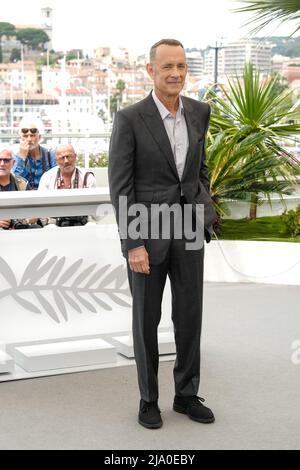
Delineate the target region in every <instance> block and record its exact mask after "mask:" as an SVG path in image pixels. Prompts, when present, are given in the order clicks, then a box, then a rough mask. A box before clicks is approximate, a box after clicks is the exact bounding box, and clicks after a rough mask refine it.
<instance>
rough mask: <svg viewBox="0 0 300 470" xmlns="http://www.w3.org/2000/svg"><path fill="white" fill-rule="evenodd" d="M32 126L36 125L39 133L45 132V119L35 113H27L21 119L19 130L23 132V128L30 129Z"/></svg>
mask: <svg viewBox="0 0 300 470" xmlns="http://www.w3.org/2000/svg"><path fill="white" fill-rule="evenodd" d="M32 127H35V128H36V129H37V130H38V131H39V134H43V133H44V125H43V121H42V120H41V119H40V118H39V117H38V116H36V115H35V114H30V113H28V114H25V115H24V116H23V118H22V119H21V121H20V124H19V131H20V132H21V129H25V128H26V129H28V128H32Z"/></svg>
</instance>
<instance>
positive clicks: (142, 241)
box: [109, 39, 216, 429]
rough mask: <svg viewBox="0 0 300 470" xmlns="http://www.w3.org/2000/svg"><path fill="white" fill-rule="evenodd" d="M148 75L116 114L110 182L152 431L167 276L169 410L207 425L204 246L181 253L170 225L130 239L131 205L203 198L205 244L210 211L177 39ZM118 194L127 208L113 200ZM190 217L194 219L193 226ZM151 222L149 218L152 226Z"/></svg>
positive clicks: (201, 112)
mask: <svg viewBox="0 0 300 470" xmlns="http://www.w3.org/2000/svg"><path fill="white" fill-rule="evenodd" d="M147 71H148V74H149V75H150V77H151V78H152V80H153V82H154V89H153V90H152V92H151V93H150V95H149V96H148V97H147V98H146V99H144V100H142V101H140V102H138V103H136V104H134V105H133V106H130V107H128V108H125V109H123V110H121V111H119V112H118V113H117V115H116V117H115V121H114V127H113V131H112V136H111V142H110V152H109V185H110V193H111V200H112V204H113V206H114V208H115V210H116V217H117V222H118V225H119V232H120V236H121V245H122V252H123V254H124V256H125V257H126V258H127V267H128V279H129V285H130V289H131V293H132V298H133V341H134V352H135V360H136V364H137V372H138V383H139V389H140V395H141V400H140V409H139V415H138V421H139V423H140V424H141V425H142V426H144V427H146V428H152V429H153V428H159V427H161V426H162V419H161V414H160V409H159V407H158V380H157V374H158V363H159V356H158V341H157V328H158V325H159V322H160V318H161V301H162V296H163V291H164V286H165V282H166V277H167V276H169V279H170V283H171V290H172V320H173V324H174V332H175V343H176V353H177V355H176V362H175V366H174V382H175V398H174V403H173V409H174V411H177V412H179V413H185V414H187V415H188V417H189V418H191V419H193V420H195V421H198V422H201V423H211V422H213V421H214V415H213V413H212V411H211V410H210V409H209V408H207V407H205V406H204V405H203V404H202V402H203V401H204V400H203V399H202V398H200V397H198V396H197V392H198V387H199V382H200V334H201V323H202V292H203V255H204V249H203V244H202V246H201V247H200V248H198V249H192V250H188V249H186V239H185V238H184V236H183V237H181V239H180V238H178V237H175V236H174V230H173V231H172V230H171V232H170V233H171V235H170V237H169V238H167V239H166V238H164V237H162V236H161V230H160V231H159V237H158V238H155V237H152V238H151V236H150V238H149V237H147V236H143V233H141V234H140V236H138V237H137V236H134V235H133V234H132V232H131V231H130V230H129V228H130V225H131V224H132V222H133V221H134V220H135V218H134V215H132V214H133V213H132V211H130V207H132V205H133V204H136V203H143V205H144V206H145V207H146V208H147V209H148V211H149V214H150V210H151V208H152V206H153V205H154V204H165V205H167V207H170V206H171V205H173V204H176V203H178V204H180V207H182V208H183V209H184V205H185V204H190V205H192V207H193V209H195V206H196V205H197V204H202V205H203V206H204V231H205V238H206V241H209V240H210V235H211V230H212V224H213V222H214V221H215V219H216V213H215V211H214V209H213V206H212V201H211V198H210V195H209V186H210V185H209V177H208V171H207V166H206V164H205V153H204V140H205V134H206V131H207V128H208V123H209V115H210V107H209V105H208V104H206V103H202V102H199V101H195V100H192V99H190V98H186V97H184V96H181V95H180V92H181V90H182V88H183V86H184V82H185V77H186V73H187V64H186V58H185V52H184V48H183V46H182V44H181V43H180V42H179V41H177V40H174V39H163V40H161V41H159V42H157V43H156V44H154V45H153V46H152V48H151V51H150V63H149V64H147ZM121 196H123V198H121ZM124 197H126V202H127V208H126V207H125V206H123V205H122V204H121V203H120V201H121V200H122V199H124ZM124 207H125V208H124ZM194 212H195V211H194ZM124 217H125V220H126V223H125V233H124V223H123V222H122V221H123V220H124ZM121 219H122V221H121ZM195 220H196V219H195V217H194V223H195ZM140 222H142V220H140ZM156 222H157V221H156ZM182 223H183V222H182ZM151 225H153V220H152V221H150V224H149V228H150V229H151ZM127 229H128V230H127ZM146 232H147V230H146V231H145V230H144V234H145V233H146ZM150 232H151V230H149V231H148V234H150ZM146 235H147V234H146Z"/></svg>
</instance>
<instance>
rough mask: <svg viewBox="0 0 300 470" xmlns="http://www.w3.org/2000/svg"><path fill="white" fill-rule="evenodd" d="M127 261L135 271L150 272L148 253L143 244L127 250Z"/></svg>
mask: <svg viewBox="0 0 300 470" xmlns="http://www.w3.org/2000/svg"><path fill="white" fill-rule="evenodd" d="M128 263H129V266H130V269H131V270H132V271H134V272H135V273H142V274H150V265H149V255H148V252H147V250H146V248H145V247H144V246H139V247H138V248H133V249H132V250H129V251H128Z"/></svg>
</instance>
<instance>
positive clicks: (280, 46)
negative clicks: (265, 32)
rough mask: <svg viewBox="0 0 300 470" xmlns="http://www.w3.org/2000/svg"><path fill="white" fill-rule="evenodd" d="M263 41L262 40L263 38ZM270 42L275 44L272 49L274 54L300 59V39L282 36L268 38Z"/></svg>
mask: <svg viewBox="0 0 300 470" xmlns="http://www.w3.org/2000/svg"><path fill="white" fill-rule="evenodd" d="M261 39H262V38H261ZM268 41H270V42H271V43H272V44H275V47H273V49H272V53H273V54H280V55H283V56H287V57H299V50H300V37H299V36H298V37H296V38H291V37H282V36H271V37H268Z"/></svg>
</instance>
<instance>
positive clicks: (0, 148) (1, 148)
mask: <svg viewBox="0 0 300 470" xmlns="http://www.w3.org/2000/svg"><path fill="white" fill-rule="evenodd" d="M2 152H7V153H9V154H10V156H11V157H14V151H13V149H12V148H11V147H10V146H9V145H5V144H2V145H0V154H1V153H2Z"/></svg>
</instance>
